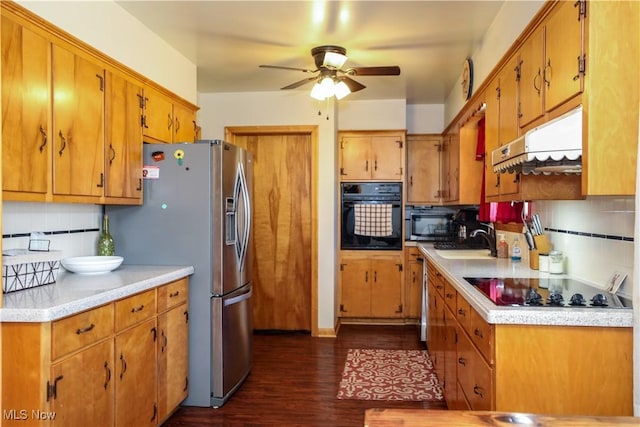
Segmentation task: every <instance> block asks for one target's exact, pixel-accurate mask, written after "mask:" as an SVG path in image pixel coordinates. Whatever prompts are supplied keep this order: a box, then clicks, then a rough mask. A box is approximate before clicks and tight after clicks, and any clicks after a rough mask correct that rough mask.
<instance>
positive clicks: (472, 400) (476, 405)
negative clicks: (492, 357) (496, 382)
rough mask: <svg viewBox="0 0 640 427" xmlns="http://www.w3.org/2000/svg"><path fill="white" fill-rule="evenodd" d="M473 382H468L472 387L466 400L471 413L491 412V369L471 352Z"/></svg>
mask: <svg viewBox="0 0 640 427" xmlns="http://www.w3.org/2000/svg"><path fill="white" fill-rule="evenodd" d="M472 354H473V361H472V362H471V365H472V366H473V381H471V382H470V384H472V387H471V388H470V390H468V391H469V393H467V398H468V399H469V404H470V405H471V409H472V410H473V411H492V410H493V401H494V398H493V397H494V393H493V369H491V367H490V366H489V365H487V363H486V362H485V361H484V359H483V358H482V356H480V354H479V353H478V352H477V351H475V349H474V351H473V353H472Z"/></svg>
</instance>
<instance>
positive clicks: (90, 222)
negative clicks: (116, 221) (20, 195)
mask: <svg viewBox="0 0 640 427" xmlns="http://www.w3.org/2000/svg"><path fill="white" fill-rule="evenodd" d="M2 210H3V214H2V249H3V250H6V249H16V248H20V249H26V248H27V247H28V246H29V234H30V233H31V232H35V231H39V232H43V233H45V238H46V239H49V240H50V241H51V244H50V247H49V249H51V250H60V251H62V252H63V257H69V256H85V255H96V252H97V248H96V246H97V242H98V235H99V234H100V231H99V230H100V223H101V219H102V206H100V205H85V204H62V203H30V202H4V203H3V204H2Z"/></svg>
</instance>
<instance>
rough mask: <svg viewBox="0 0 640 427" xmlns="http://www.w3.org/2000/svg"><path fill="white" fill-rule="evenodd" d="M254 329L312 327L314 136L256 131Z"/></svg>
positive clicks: (243, 139) (246, 142)
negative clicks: (312, 172) (312, 140)
mask: <svg viewBox="0 0 640 427" xmlns="http://www.w3.org/2000/svg"><path fill="white" fill-rule="evenodd" d="M233 139H234V143H235V144H236V145H239V146H241V147H245V148H247V149H248V151H250V152H251V153H252V154H253V160H254V163H253V201H252V202H253V240H252V246H253V254H254V259H253V284H254V290H253V295H254V299H253V320H254V328H255V329H281V330H311V312H312V309H311V284H312V282H313V278H312V259H311V256H312V240H311V239H312V235H311V234H312V207H311V203H312V186H311V178H312V177H311V164H312V158H311V156H312V151H311V146H312V144H311V136H310V134H308V133H303V134H252V135H242V134H236V135H235V136H234V138H233Z"/></svg>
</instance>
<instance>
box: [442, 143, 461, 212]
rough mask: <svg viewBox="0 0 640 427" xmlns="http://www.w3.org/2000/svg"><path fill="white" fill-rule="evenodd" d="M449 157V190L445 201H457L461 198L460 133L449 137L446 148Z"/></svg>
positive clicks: (446, 190)
mask: <svg viewBox="0 0 640 427" xmlns="http://www.w3.org/2000/svg"><path fill="white" fill-rule="evenodd" d="M445 152H446V156H447V161H448V163H449V166H448V176H447V188H446V189H445V200H446V201H448V202H453V201H456V200H458V199H459V198H460V133H459V132H455V133H451V134H450V135H449V138H448V139H447V145H446V147H445Z"/></svg>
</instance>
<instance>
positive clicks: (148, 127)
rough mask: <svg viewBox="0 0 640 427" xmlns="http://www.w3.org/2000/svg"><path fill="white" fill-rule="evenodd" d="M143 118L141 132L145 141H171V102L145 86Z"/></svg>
mask: <svg viewBox="0 0 640 427" xmlns="http://www.w3.org/2000/svg"><path fill="white" fill-rule="evenodd" d="M143 118H144V122H143V123H144V124H143V126H142V128H143V129H142V132H143V134H144V137H145V141H149V142H165V143H169V144H170V143H172V142H173V103H172V102H171V99H169V97H167V96H165V95H163V94H161V93H160V92H158V91H157V90H155V89H152V88H150V87H146V88H145V89H144V116H143Z"/></svg>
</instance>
